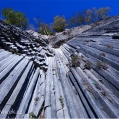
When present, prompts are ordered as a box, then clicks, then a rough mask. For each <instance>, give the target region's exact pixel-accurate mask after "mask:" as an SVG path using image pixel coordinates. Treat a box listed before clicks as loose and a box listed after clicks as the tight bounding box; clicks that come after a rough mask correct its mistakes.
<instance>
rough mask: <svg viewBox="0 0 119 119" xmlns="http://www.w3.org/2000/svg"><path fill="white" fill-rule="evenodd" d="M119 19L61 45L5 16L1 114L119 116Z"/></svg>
mask: <svg viewBox="0 0 119 119" xmlns="http://www.w3.org/2000/svg"><path fill="white" fill-rule="evenodd" d="M118 19H119V17H118V16H116V17H114V18H110V19H108V20H106V21H102V23H100V24H99V25H98V26H95V27H93V28H92V29H90V30H88V31H86V32H84V33H83V34H81V35H78V36H75V37H74V38H73V39H70V40H69V41H68V42H66V43H65V44H63V45H62V46H61V47H60V48H58V49H54V48H51V47H50V46H49V45H48V43H47V41H46V40H44V39H42V38H40V37H35V36H33V35H32V34H30V33H27V32H25V31H22V30H20V29H18V28H16V27H14V26H11V25H8V24H6V23H5V22H3V21H0V46H1V49H0V118H41V119H42V118H119V111H118V110H119V80H118V79H119V39H118V27H117V26H118V23H119V22H118ZM103 24H104V25H103ZM115 24H116V28H115ZM103 26H104V28H103ZM76 56H77V58H74V57H76Z"/></svg>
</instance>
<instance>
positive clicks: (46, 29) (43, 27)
mask: <svg viewBox="0 0 119 119" xmlns="http://www.w3.org/2000/svg"><path fill="white" fill-rule="evenodd" d="M34 20H35V22H36V24H37V26H38V28H39V33H41V34H43V35H53V32H52V30H51V28H50V26H49V25H48V24H46V23H45V22H43V21H42V20H41V19H40V18H34Z"/></svg>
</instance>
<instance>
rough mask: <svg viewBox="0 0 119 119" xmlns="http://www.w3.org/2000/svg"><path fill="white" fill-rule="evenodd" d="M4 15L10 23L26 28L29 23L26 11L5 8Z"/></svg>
mask: <svg viewBox="0 0 119 119" xmlns="http://www.w3.org/2000/svg"><path fill="white" fill-rule="evenodd" d="M2 15H3V16H4V18H5V19H6V20H5V21H6V22H7V23H8V24H12V25H15V26H17V27H20V28H23V29H26V28H27V24H28V19H27V18H26V16H25V14H24V13H21V12H15V11H14V10H13V9H11V8H3V9H2Z"/></svg>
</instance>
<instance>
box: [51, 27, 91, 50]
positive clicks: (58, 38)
mask: <svg viewBox="0 0 119 119" xmlns="http://www.w3.org/2000/svg"><path fill="white" fill-rule="evenodd" d="M89 29H91V26H89V25H85V26H79V27H74V28H71V29H67V30H65V31H64V32H62V33H57V34H56V35H55V36H54V37H49V40H50V43H49V44H50V45H51V46H52V47H55V48H58V47H60V45H61V44H60V43H65V42H66V41H68V40H69V39H71V38H73V37H75V36H78V35H80V34H82V33H83V32H84V31H87V30H89Z"/></svg>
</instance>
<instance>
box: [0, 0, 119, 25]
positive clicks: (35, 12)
mask: <svg viewBox="0 0 119 119" xmlns="http://www.w3.org/2000/svg"><path fill="white" fill-rule="evenodd" d="M107 6H110V7H111V8H112V15H117V14H119V0H0V10H2V8H4V7H11V8H13V9H14V10H16V11H21V12H24V13H25V14H26V16H27V17H28V18H29V23H32V24H34V23H33V21H34V20H33V18H35V17H39V18H41V19H42V20H43V21H45V22H46V23H48V24H49V23H52V22H53V18H54V16H56V15H61V16H62V15H64V16H65V17H66V18H69V17H70V16H71V14H72V13H75V12H78V11H80V10H84V9H88V8H93V7H96V8H99V7H107ZM0 18H1V14H0Z"/></svg>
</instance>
